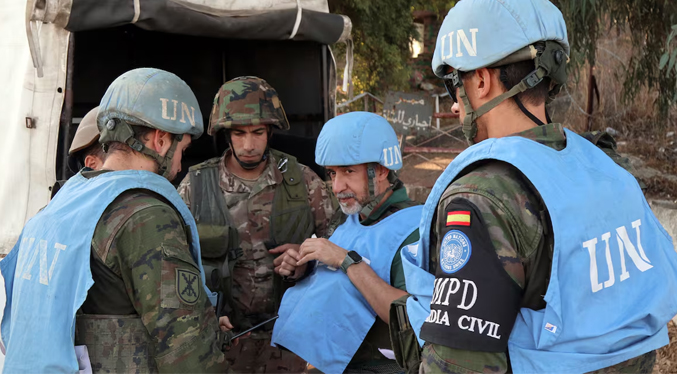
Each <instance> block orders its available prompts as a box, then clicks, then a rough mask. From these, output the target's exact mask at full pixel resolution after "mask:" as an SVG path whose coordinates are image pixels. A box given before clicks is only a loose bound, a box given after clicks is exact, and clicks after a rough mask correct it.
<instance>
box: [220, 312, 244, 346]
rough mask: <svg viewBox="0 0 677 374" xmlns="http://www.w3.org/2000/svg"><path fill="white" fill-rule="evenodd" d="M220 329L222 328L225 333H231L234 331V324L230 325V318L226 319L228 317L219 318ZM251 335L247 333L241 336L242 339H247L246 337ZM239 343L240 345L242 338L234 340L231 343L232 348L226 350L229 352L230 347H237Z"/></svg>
mask: <svg viewBox="0 0 677 374" xmlns="http://www.w3.org/2000/svg"><path fill="white" fill-rule="evenodd" d="M219 328H220V329H221V331H223V332H228V331H231V330H232V329H233V324H232V323H230V318H228V317H226V316H223V317H220V318H219ZM249 335H251V332H250V333H247V334H246V335H243V336H241V337H242V338H246V337H248V336H249ZM230 336H233V335H230ZM239 343H240V338H237V339H235V340H233V341H232V342H230V346H226V350H229V349H230V347H233V346H236V345H238V344H239Z"/></svg>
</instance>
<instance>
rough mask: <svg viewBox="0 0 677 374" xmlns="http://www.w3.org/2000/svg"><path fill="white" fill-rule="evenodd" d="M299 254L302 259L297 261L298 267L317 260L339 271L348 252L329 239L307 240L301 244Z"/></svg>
mask: <svg viewBox="0 0 677 374" xmlns="http://www.w3.org/2000/svg"><path fill="white" fill-rule="evenodd" d="M299 254H300V255H301V258H300V259H299V260H298V261H297V263H296V264H297V266H301V265H305V264H307V263H308V261H312V260H317V261H320V262H322V263H324V264H325V265H329V266H331V267H334V268H337V269H338V268H340V267H341V264H342V263H343V260H344V259H345V258H346V255H347V254H348V251H346V250H345V249H343V248H341V247H339V246H338V245H336V244H334V243H332V242H330V241H329V240H327V239H306V241H304V242H303V244H301V251H300V252H299Z"/></svg>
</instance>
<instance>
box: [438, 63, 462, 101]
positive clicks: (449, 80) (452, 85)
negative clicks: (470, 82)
mask: <svg viewBox="0 0 677 374" xmlns="http://www.w3.org/2000/svg"><path fill="white" fill-rule="evenodd" d="M442 81H443V82H444V88H446V89H447V92H448V93H449V96H450V97H451V99H452V100H454V102H455V103H457V102H458V99H457V98H456V89H457V88H459V87H462V86H463V82H461V77H459V76H458V70H454V71H452V72H451V73H449V74H447V75H445V76H443V77H442Z"/></svg>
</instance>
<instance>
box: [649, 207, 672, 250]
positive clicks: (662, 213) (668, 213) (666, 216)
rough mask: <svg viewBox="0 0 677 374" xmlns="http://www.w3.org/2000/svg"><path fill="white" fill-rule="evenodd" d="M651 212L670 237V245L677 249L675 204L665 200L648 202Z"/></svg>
mask: <svg viewBox="0 0 677 374" xmlns="http://www.w3.org/2000/svg"><path fill="white" fill-rule="evenodd" d="M649 205H650V206H651V210H653V212H654V214H655V215H656V217H657V218H658V220H659V221H661V224H662V225H663V227H665V230H666V231H667V232H668V234H670V236H672V245H673V246H675V248H676V249H677V204H675V203H673V202H671V201H665V200H653V201H649Z"/></svg>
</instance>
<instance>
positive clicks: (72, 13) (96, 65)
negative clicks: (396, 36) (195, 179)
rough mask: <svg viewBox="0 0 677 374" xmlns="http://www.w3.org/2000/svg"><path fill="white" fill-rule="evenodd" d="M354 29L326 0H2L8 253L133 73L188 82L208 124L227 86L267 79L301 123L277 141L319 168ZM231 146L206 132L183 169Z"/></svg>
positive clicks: (0, 250)
mask: <svg viewBox="0 0 677 374" xmlns="http://www.w3.org/2000/svg"><path fill="white" fill-rule="evenodd" d="M350 31H351V23H350V19H348V17H345V16H342V15H336V14H331V13H329V11H328V5H327V1H326V0H229V1H222V0H106V1H100V0H28V1H27V2H26V1H23V0H0V35H3V36H2V38H0V54H1V55H2V57H1V58H0V77H2V84H3V89H2V90H0V97H1V98H2V100H0V113H1V115H2V122H1V128H2V130H3V131H2V136H0V159H1V160H2V164H3V166H4V167H3V173H2V178H0V212H2V214H1V215H0V255H2V254H6V253H8V252H9V250H11V248H12V247H13V245H14V244H15V242H16V240H17V238H18V236H19V234H20V232H21V229H22V227H23V225H24V224H25V222H26V221H27V220H28V219H30V218H31V217H32V216H33V215H34V214H35V213H36V212H37V211H38V210H39V209H40V208H42V207H43V206H45V205H46V204H47V203H48V201H49V198H50V194H51V191H50V190H51V188H52V186H53V185H54V182H55V181H56V180H63V179H67V178H68V177H70V176H71V175H72V172H71V171H70V170H69V168H68V166H67V152H68V149H69V146H70V143H71V141H72V138H73V135H74V134H75V131H76V129H77V126H78V123H79V122H80V120H81V119H82V117H83V116H84V115H85V114H86V113H87V112H88V111H89V110H90V109H92V108H93V107H95V106H97V105H98V103H99V100H100V98H101V97H102V96H103V94H104V92H105V90H106V88H107V86H108V85H109V84H110V83H111V82H112V81H113V80H114V79H115V78H116V77H117V76H119V75H120V74H122V73H123V72H125V71H127V70H130V69H133V68H138V67H155V68H160V69H164V70H167V71H170V72H173V73H175V74H176V75H178V76H179V77H181V78H182V79H183V80H185V81H186V82H187V83H188V85H189V86H190V87H191V88H192V89H193V91H194V92H195V95H196V97H197V99H198V101H199V103H200V107H201V110H202V113H203V115H204V116H205V117H204V121H205V124H206V123H208V119H209V118H208V116H209V113H210V111H211V105H212V101H213V98H214V95H215V94H216V91H217V89H218V88H219V87H220V85H221V84H223V83H224V82H225V81H227V80H230V79H232V78H234V77H237V76H242V75H255V76H258V77H261V78H263V79H265V80H267V81H268V82H269V83H270V84H271V85H272V86H273V87H275V88H276V89H277V91H278V93H279V95H280V98H281V100H282V103H283V105H284V108H285V110H286V112H287V116H288V118H289V121H290V123H291V130H290V131H288V132H285V133H277V134H276V135H275V136H274V137H273V142H272V144H271V145H272V147H274V148H277V149H279V150H282V151H284V152H288V153H291V154H293V155H295V156H297V157H298V158H299V160H300V161H301V162H302V163H304V164H306V165H309V166H310V167H312V168H314V169H315V170H316V171H317V172H321V170H320V168H319V167H318V166H317V165H315V163H314V157H313V154H314V148H315V140H316V138H317V136H318V134H319V132H320V130H321V128H322V125H323V123H324V122H326V121H327V120H329V119H330V118H332V117H333V116H334V115H335V106H336V105H335V89H336V64H335V61H334V58H333V56H332V53H331V50H330V48H329V46H330V45H332V44H334V43H337V42H342V41H349V38H350ZM225 147H226V144H225V142H224V141H223V140H222V139H215V138H212V137H210V136H208V135H207V134H206V133H205V135H203V136H202V138H200V139H199V140H198V141H197V142H196V143H195V144H194V145H193V146H192V147H191V148H190V149H189V151H188V152H187V153H186V156H185V157H184V161H183V162H184V165H183V170H184V173H185V171H187V170H188V167H189V166H191V165H193V164H196V163H198V162H201V161H203V160H206V159H208V158H211V157H215V156H219V155H221V153H222V152H223V151H224V150H225ZM182 177H183V175H179V176H178V178H177V182H178V181H180V180H181V179H182Z"/></svg>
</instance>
